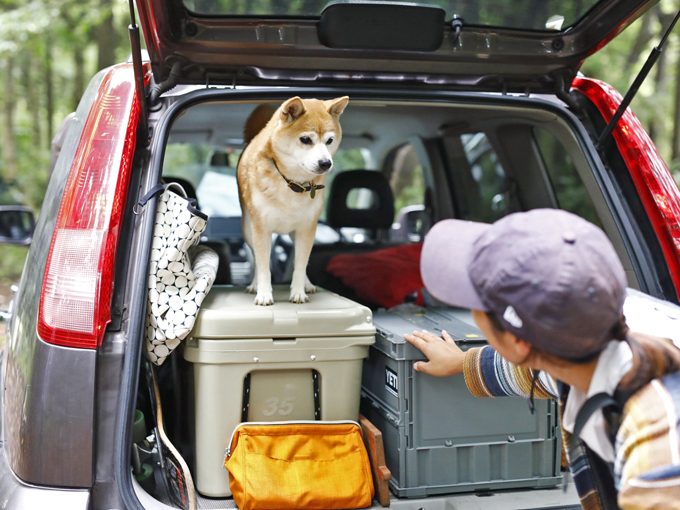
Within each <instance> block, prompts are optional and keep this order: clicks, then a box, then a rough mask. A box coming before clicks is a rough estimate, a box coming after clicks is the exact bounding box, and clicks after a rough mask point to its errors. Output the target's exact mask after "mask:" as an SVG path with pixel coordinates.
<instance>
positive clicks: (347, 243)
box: [163, 100, 638, 305]
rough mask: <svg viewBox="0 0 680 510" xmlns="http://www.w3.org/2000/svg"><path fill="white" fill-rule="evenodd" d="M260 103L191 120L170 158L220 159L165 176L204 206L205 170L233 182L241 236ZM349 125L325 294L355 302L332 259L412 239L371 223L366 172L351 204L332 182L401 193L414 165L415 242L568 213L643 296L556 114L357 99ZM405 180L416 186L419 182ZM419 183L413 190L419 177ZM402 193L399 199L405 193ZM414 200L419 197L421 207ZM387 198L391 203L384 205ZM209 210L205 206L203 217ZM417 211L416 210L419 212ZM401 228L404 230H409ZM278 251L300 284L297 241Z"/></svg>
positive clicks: (321, 271)
mask: <svg viewBox="0 0 680 510" xmlns="http://www.w3.org/2000/svg"><path fill="white" fill-rule="evenodd" d="M257 104H259V103H252V102H251V103H244V102H239V103H228V102H210V103H203V104H199V105H196V106H193V107H190V108H188V109H186V110H185V111H184V112H183V113H182V114H181V116H180V117H179V118H178V119H176V121H175V123H174V124H173V127H172V129H171V131H170V136H169V140H168V147H172V146H181V145H193V146H202V147H207V148H209V151H210V152H209V153H208V156H207V157H206V156H205V155H203V157H204V158H205V160H204V161H198V162H193V163H197V164H199V166H202V167H203V168H202V169H201V170H200V171H199V172H198V173H196V172H195V171H194V172H193V173H192V172H188V173H187V172H185V170H186V168H183V167H182V166H181V164H173V161H172V158H170V157H166V160H165V163H164V165H165V166H164V169H163V176H164V178H170V179H176V178H184V179H187V180H188V181H189V182H190V183H191V184H193V187H194V188H197V189H198V190H199V195H200V194H201V193H200V192H201V182H200V177H201V175H204V173H205V172H206V170H207V171H212V172H215V171H217V172H218V173H224V174H229V175H231V176H232V179H233V180H232V181H231V184H232V185H230V186H229V187H230V188H233V189H230V190H229V193H230V195H229V196H227V195H224V196H223V197H222V200H223V201H224V202H232V206H233V207H232V212H231V213H230V214H233V217H232V218H231V220H232V227H234V228H237V229H240V218H239V217H240V208H239V204H238V198H237V195H236V193H237V192H236V190H235V178H234V177H235V167H236V165H237V161H238V155H239V154H240V152H241V151H242V149H243V147H244V144H243V134H242V132H243V126H244V124H245V121H246V119H247V118H248V116H249V115H250V112H251V111H252V110H253V109H254V108H255V107H256V106H257ZM341 125H342V129H343V138H342V142H341V145H340V151H339V154H338V155H336V162H335V167H334V170H333V171H331V173H330V174H329V176H328V178H327V185H328V186H327V187H328V189H327V192H326V196H325V202H326V205H325V210H324V213H322V217H321V220H322V222H323V223H326V222H327V220H328V219H331V220H332V221H334V224H333V225H331V227H332V228H333V229H334V230H336V231H337V232H339V233H340V234H341V236H342V237H340V238H339V239H335V242H334V243H328V242H319V233H318V232H317V243H316V244H315V248H314V250H313V252H312V256H311V257H310V279H311V280H312V282H314V281H315V279H316V281H317V282H319V283H320V284H321V286H324V284H325V285H326V286H329V287H331V288H332V290H335V291H336V292H339V293H341V294H345V295H347V297H355V298H356V296H355V295H353V293H352V292H351V289H348V288H347V287H345V286H343V285H338V282H337V279H334V278H332V277H329V275H327V274H325V265H326V264H327V263H328V260H329V258H330V257H332V255H334V254H338V253H342V252H366V251H371V250H376V249H379V248H381V247H386V246H393V245H395V244H399V243H400V242H407V241H406V238H405V237H404V236H403V235H401V236H399V235H396V234H397V232H396V231H395V229H394V228H395V227H396V225H397V224H396V223H395V225H393V226H392V228H389V226H388V225H372V223H371V220H370V218H374V217H375V215H376V212H379V211H377V210H376V209H375V208H376V207H378V206H379V204H380V200H378V195H377V194H376V193H377V192H376V190H375V189H372V188H374V187H375V186H379V184H376V183H373V184H372V185H369V184H367V183H366V182H364V180H365V178H361V179H359V178H358V176H359V175H360V173H355V174H354V177H355V178H354V179H347V180H346V181H344V182H346V183H351V182H354V185H353V186H352V184H349V187H348V189H346V190H345V193H344V198H342V199H339V200H335V201H332V200H331V198H332V197H333V189H332V188H333V180H334V178H335V175H339V173H340V172H343V171H348V170H364V169H370V170H379V172H378V173H379V174H382V176H383V177H384V179H382V180H383V181H386V182H388V183H390V186H391V187H392V188H393V190H395V189H396V188H395V186H397V187H399V186H398V183H395V181H398V180H399V175H397V174H399V171H398V167H399V164H400V163H401V164H402V166H403V165H404V162H406V163H405V165H406V167H408V166H409V165H410V166H411V168H413V167H414V164H415V166H418V167H419V168H418V170H420V171H421V172H422V177H421V179H422V180H423V182H422V184H419V185H418V186H420V187H421V188H422V190H419V191H418V193H416V190H414V189H413V188H414V183H412V182H407V185H406V186H405V188H406V191H407V192H409V193H411V195H412V196H410V197H408V198H410V200H411V202H415V203H417V204H419V205H420V206H421V208H422V209H424V211H421V213H420V215H419V216H423V217H422V218H420V219H419V220H418V225H419V228H420V229H421V231H420V232H418V235H415V236H414V235H411V237H410V238H409V239H410V240H411V241H413V240H421V239H422V237H423V236H424V234H425V233H426V231H427V228H429V227H430V226H431V225H432V224H434V223H435V222H437V221H439V220H441V219H444V218H450V217H458V218H464V219H470V220H475V221H495V220H496V219H498V218H500V217H501V216H503V215H504V214H507V213H510V212H515V211H520V210H529V209H535V208H541V207H548V208H553V207H562V208H564V209H567V210H571V211H572V212H574V213H576V214H579V215H581V216H584V217H586V219H589V220H590V221H594V222H596V223H598V224H599V225H600V226H601V227H602V228H603V230H604V231H605V232H606V233H607V235H608V236H609V238H610V239H611V240H612V242H613V244H614V246H615V247H616V249H617V252H618V254H619V257H620V258H621V259H622V261H623V263H624V267H625V268H626V271H627V274H628V278H629V285H630V286H631V287H633V288H637V287H638V284H637V280H636V277H635V274H634V272H633V270H632V264H631V262H630V259H629V257H628V254H627V253H626V251H625V248H624V245H623V241H622V239H621V237H620V234H619V232H618V229H617V227H616V225H615V223H614V220H613V218H612V216H611V212H610V211H609V209H608V206H607V204H606V202H605V199H604V196H603V194H602V191H601V189H600V188H599V186H598V184H597V182H596V180H595V177H594V176H593V172H592V170H591V168H590V165H589V163H588V161H587V159H586V156H585V154H584V152H583V149H582V148H581V146H580V142H579V140H578V138H577V137H576V135H575V134H574V133H573V131H572V130H571V129H570V128H569V126H568V125H567V123H566V122H565V121H564V120H563V119H561V118H560V117H559V116H558V115H556V114H555V113H553V112H551V111H548V110H543V109H539V108H528V107H514V106H499V105H497V104H494V105H485V104H483V103H482V104H474V105H464V104H453V103H436V104H433V103H431V102H430V103H426V102H423V103H414V102H397V101H390V102H382V101H360V100H357V101H352V100H350V104H349V107H348V108H347V109H346V110H345V112H344V114H343V116H342V118H341ZM405 149H407V150H405ZM400 151H401V152H400ZM343 152H344V153H345V154H351V155H353V156H356V154H358V153H361V156H360V157H359V158H360V160H359V161H356V157H355V158H354V159H352V158H349V157H348V158H342V157H341V156H342V154H341V153H343ZM230 153H231V154H232V155H231V156H229V154H230ZM167 154H168V155H169V154H170V153H167ZM409 160H411V161H410V163H409ZM352 164H354V165H355V166H352ZM560 166H565V167H566V166H568V167H569V172H571V174H565V173H564V172H562V173H560V172H557V173H556V172H554V171H553V170H552V169H553V167H560ZM183 172H184V173H183ZM405 173H406V174H407V176H406V179H407V180H408V178H409V172H405ZM410 175H411V179H413V177H412V176H413V172H410ZM195 181H198V182H195ZM418 186H415V187H418ZM213 187H214V186H213ZM409 187H410V188H411V189H409ZM225 188H226V187H225ZM351 188H354V190H352V189H351ZM560 188H562V189H560ZM396 191H397V194H399V193H400V192H399V190H398V189H396ZM212 192H213V193H219V190H215V189H213V190H212ZM357 192H359V193H358V194H357ZM194 193H195V192H194ZM225 193H227V190H226V189H225ZM414 193H416V194H418V196H417V197H414V196H413V194H414ZM362 194H363V198H364V199H365V200H364V202H366V200H368V202H370V203H369V205H368V208H367V209H364V207H366V206H365V205H364V206H362V205H361V204H358V205H357V204H354V205H355V207H358V208H353V207H349V208H346V207H345V208H344V210H343V211H342V212H339V211H331V210H330V205H331V204H341V203H343V201H344V202H347V204H349V202H351V201H352V198H353V197H354V200H356V197H357V196H358V197H359V201H361V199H362V198H361V197H362ZM403 195H404V193H403V189H402V192H401V194H400V196H393V197H391V200H392V201H393V210H394V214H395V221H396V220H397V219H398V218H399V214H400V210H401V209H402V208H403V207H404V205H403V204H404V203H405V201H404V200H405V197H404V196H403ZM385 199H386V198H385V197H384V196H383V197H382V200H383V201H384V200H385ZM201 202H202V200H200V197H199V206H201V205H202V204H201ZM371 204H372V205H371ZM407 205H408V207H412V206H413V204H411V203H409V204H407ZM337 207H339V206H338V205H336V208H337ZM378 208H379V207H378ZM206 212H207V214H208V215H209V216H211V214H212V216H214V218H213V219H212V220H211V221H209V228H208V231H207V236H206V238H210V241H211V242H213V243H220V242H221V243H224V242H227V243H229V242H235V243H236V244H241V246H238V247H234V246H232V247H231V259H230V260H231V268H232V273H233V272H234V271H242V268H241V266H239V264H243V263H244V262H243V261H244V260H245V258H247V257H243V256H242V255H243V254H244V249H243V246H242V242H241V241H239V240H235V239H234V238H233V237H232V238H228V236H226V237H225V236H223V235H221V234H220V233H219V232H215V229H214V228H211V225H210V223H211V222H212V224H213V226H214V225H217V224H218V223H219V222H220V221H221V220H222V218H221V216H222V213H219V214H215V211H211V210H206ZM348 215H353V216H354V217H357V215H359V216H362V215H363V216H364V217H365V218H368V219H367V220H366V221H368V222H369V223H367V224H366V226H365V227H364V228H359V227H356V226H350V225H349V224H345V223H346V221H345V219H346V218H345V217H347V216H348ZM416 216H418V215H416ZM343 218H344V219H343ZM352 221H354V223H352V225H356V224H357V223H356V220H352ZM360 222H361V220H360ZM401 227H402V230H403V229H404V228H405V226H401ZM357 230H360V232H359V234H358V235H357V233H356V232H355V231H357ZM329 232H330V231H329ZM348 236H350V237H351V238H350V237H348ZM220 237H221V238H220ZM357 241H359V242H357ZM328 244H334V245H335V246H334V247H331V246H328ZM278 245H281V246H279V248H277V246H275V249H278V250H279V251H281V248H283V251H284V252H285V253H283V254H282V256H281V257H279V258H280V259H281V260H278V261H277V260H274V259H275V258H276V257H275V256H274V255H275V254H274V255H273V256H272V259H273V261H272V265H273V266H276V264H280V265H281V267H278V268H277V267H272V272H273V275H274V278H275V280H274V281H278V282H279V283H284V282H289V281H290V279H289V278H290V275H291V271H292V267H291V263H289V262H290V261H288V260H287V257H286V255H288V254H290V250H291V248H290V245H291V241H290V239H289V238H288V236H282V239H281V241H280V242H279V243H278ZM218 252H219V250H218ZM239 252H240V253H241V256H239ZM221 253H222V255H221V261H226V260H228V259H229V257H228V254H229V249H224V248H222V250H221ZM247 255H248V256H249V254H247ZM232 276H233V275H232ZM314 277H316V278H314ZM227 282H233V283H244V282H243V281H240V280H239V278H238V277H234V278H231V276H230V275H228V274H227V275H225V273H224V270H222V276H221V278H220V280H219V281H218V283H227ZM364 304H369V305H370V303H364Z"/></svg>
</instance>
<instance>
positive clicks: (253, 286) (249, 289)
mask: <svg viewBox="0 0 680 510" xmlns="http://www.w3.org/2000/svg"><path fill="white" fill-rule="evenodd" d="M246 294H257V285H256V284H254V283H253V284H251V285H248V286H247V287H246Z"/></svg>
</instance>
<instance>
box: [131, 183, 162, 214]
mask: <svg viewBox="0 0 680 510" xmlns="http://www.w3.org/2000/svg"><path fill="white" fill-rule="evenodd" d="M163 190H165V184H156V185H155V186H154V187H153V188H151V189H150V190H149V191H148V192H147V193H146V195H144V196H143V197H142V198H140V199H139V201H138V202H137V203H136V204H135V206H134V207H133V209H132V212H134V213H135V214H142V209H143V208H144V206H145V205H146V203H147V202H148V201H149V200H151V198H152V197H153V196H154V195H156V193H159V192H161V191H163Z"/></svg>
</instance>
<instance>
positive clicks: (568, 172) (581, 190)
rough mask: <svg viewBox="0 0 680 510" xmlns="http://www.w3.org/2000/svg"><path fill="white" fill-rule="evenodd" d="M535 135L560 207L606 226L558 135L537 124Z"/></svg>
mask: <svg viewBox="0 0 680 510" xmlns="http://www.w3.org/2000/svg"><path fill="white" fill-rule="evenodd" d="M534 138H535V139H536V144H537V145H538V149H539V151H540V153H541V156H542V157H543V163H544V165H545V168H546V170H547V172H548V176H549V178H550V181H551V183H552V186H553V190H554V192H555V197H556V198H557V203H558V205H559V207H560V209H564V210H565V211H569V212H571V213H574V214H576V215H578V216H580V217H581V218H584V219H586V220H588V221H590V222H591V223H595V224H596V225H598V226H600V227H602V222H601V221H600V217H599V216H598V214H597V211H596V210H595V206H594V205H593V201H592V200H591V198H590V195H589V194H588V191H587V190H586V188H585V186H584V185H583V181H582V180H581V177H580V176H579V175H578V172H577V171H576V166H575V165H574V162H573V161H572V159H571V157H570V156H569V153H568V152H567V150H566V149H565V147H564V145H563V144H562V142H560V140H559V139H558V138H556V137H555V136H554V135H553V134H552V133H550V132H549V131H547V130H545V129H541V128H534Z"/></svg>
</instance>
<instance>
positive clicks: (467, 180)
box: [443, 131, 512, 223]
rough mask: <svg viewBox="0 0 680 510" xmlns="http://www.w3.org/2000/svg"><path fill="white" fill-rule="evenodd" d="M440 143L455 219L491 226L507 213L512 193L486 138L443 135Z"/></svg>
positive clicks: (481, 136)
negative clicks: (447, 168) (446, 165)
mask: <svg viewBox="0 0 680 510" xmlns="http://www.w3.org/2000/svg"><path fill="white" fill-rule="evenodd" d="M443 142H444V149H445V154H446V157H447V160H448V165H449V168H450V171H451V178H452V181H453V192H454V196H455V202H456V210H457V215H458V217H459V218H461V219H464V220H471V221H481V222H486V223H492V222H494V221H496V220H498V219H500V218H502V217H503V216H505V215H506V214H508V212H510V205H509V204H508V198H512V197H511V196H510V195H511V193H510V191H511V190H509V186H508V183H507V179H506V175H505V170H504V169H503V165H502V164H501V163H500V161H499V159H498V154H497V153H496V150H495V149H494V148H493V146H492V145H491V142H490V140H489V137H488V136H486V134H485V133H484V132H482V131H479V132H473V133H463V134H457V135H450V136H446V137H445V138H444V139H443Z"/></svg>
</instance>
